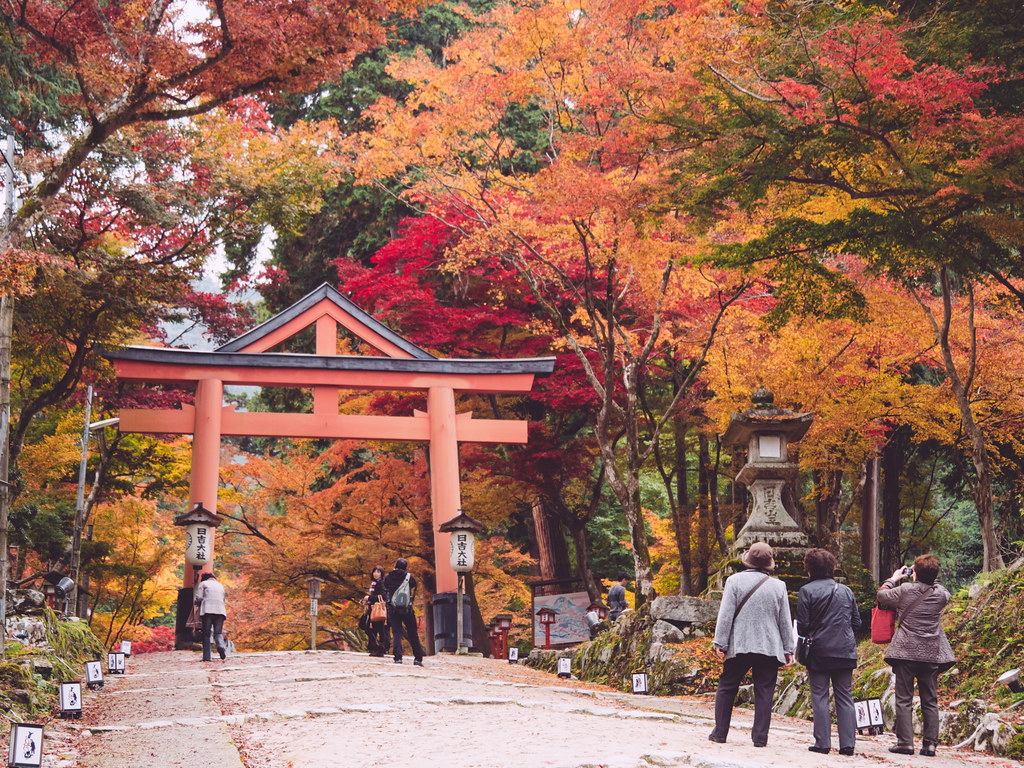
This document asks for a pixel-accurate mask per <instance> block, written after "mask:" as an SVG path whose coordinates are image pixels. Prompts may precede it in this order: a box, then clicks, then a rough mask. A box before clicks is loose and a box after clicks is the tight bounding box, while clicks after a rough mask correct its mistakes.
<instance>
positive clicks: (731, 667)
mask: <svg viewBox="0 0 1024 768" xmlns="http://www.w3.org/2000/svg"><path fill="white" fill-rule="evenodd" d="M748 671H750V673H751V676H752V677H753V678H754V727H753V729H752V730H751V733H750V736H751V739H752V740H753V742H754V744H759V745H762V746H763V745H765V744H767V743H768V728H769V726H770V725H771V722H772V698H773V697H774V695H775V681H776V680H777V679H778V677H779V660H778V659H777V658H775V657H774V656H766V655H764V654H762V653H738V654H736V655H735V656H733V657H732V658H731V659H726V660H725V664H723V665H722V676H721V677H719V678H718V690H717V691H716V692H715V728H714V730H713V731H711V738H712V739H714V740H715V741H725V739H726V737H727V736H728V735H729V724H730V723H731V722H732V708H733V704H734V703H735V702H736V693H737V692H738V691H739V689H740V681H741V680H743V676H744V675H745V674H747V672H748Z"/></svg>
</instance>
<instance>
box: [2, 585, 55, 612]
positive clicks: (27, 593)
mask: <svg viewBox="0 0 1024 768" xmlns="http://www.w3.org/2000/svg"><path fill="white" fill-rule="evenodd" d="M45 612H46V595H44V594H43V593H42V592H39V591H38V590H35V589H12V590H10V591H9V592H8V593H7V613H8V616H9V615H10V614H12V613H13V614H19V615H23V616H24V615H31V616H37V615H41V614H43V613H45Z"/></svg>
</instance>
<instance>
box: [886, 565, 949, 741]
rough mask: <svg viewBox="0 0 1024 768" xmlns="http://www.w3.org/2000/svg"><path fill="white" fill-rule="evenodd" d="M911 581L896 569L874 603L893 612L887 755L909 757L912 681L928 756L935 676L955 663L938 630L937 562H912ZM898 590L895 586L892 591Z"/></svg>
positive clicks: (935, 728) (942, 603)
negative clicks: (891, 723)
mask: <svg viewBox="0 0 1024 768" xmlns="http://www.w3.org/2000/svg"><path fill="white" fill-rule="evenodd" d="M912 575H913V581H909V582H907V583H906V584H900V582H901V581H903V579H904V578H906V576H907V574H905V573H904V572H903V568H902V567H900V568H897V569H896V572H895V573H893V575H892V576H891V577H889V578H888V579H886V580H885V581H884V582H882V586H881V587H879V588H878V604H879V605H880V606H881V607H883V608H895V609H896V621H897V626H896V633H895V634H894V635H893V637H892V641H891V642H890V643H889V648H888V649H887V650H886V652H885V660H886V662H887V663H888V664H890V665H891V666H892V671H893V673H894V674H895V675H896V744H895V745H893V746H891V747H889V751H890V752H895V753H896V754H899V755H912V754H914V720H913V714H914V713H913V703H914V680H915V679H916V680H917V690H918V694H919V695H920V697H921V730H922V735H921V741H922V743H921V754H922V755H928V756H934V755H935V747H936V745H937V744H938V743H939V672H941V671H944V670H947V669H949V668H950V667H952V666H953V664H954V663H955V662H956V656H954V655H953V649H952V648H951V647H950V645H949V640H948V639H947V638H946V632H945V630H944V629H943V628H942V621H941V615H942V611H943V609H945V607H946V603H948V602H949V599H950V595H949V592H948V591H947V590H946V588H945V587H943V586H942V585H941V584H939V583H938V582H937V581H936V578H937V577H938V575H939V561H938V558H936V557H935V555H921V556H920V557H918V558H917V559H916V560H915V561H914V569H913V574H912ZM897 585H899V586H897Z"/></svg>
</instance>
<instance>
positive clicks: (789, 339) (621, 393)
mask: <svg viewBox="0 0 1024 768" xmlns="http://www.w3.org/2000/svg"><path fill="white" fill-rule="evenodd" d="M357 6H358V8H357ZM353 8H354V9H356V10H353V9H349V11H348V12H346V14H341V12H340V11H339V10H338V9H337V8H334V9H325V8H323V7H321V6H320V5H318V4H316V3H313V2H304V1H298V2H293V3H289V4H287V6H285V4H282V3H276V2H272V3H255V2H249V0H214V1H211V2H205V1H204V2H199V1H197V0H191V1H190V2H188V3H175V2H167V1H166V0H151V2H149V3H137V4H126V3H121V2H112V3H107V4H105V5H102V6H101V5H98V4H93V3H82V4H77V5H73V6H68V7H65V5H64V4H63V3H60V2H55V1H54V0H0V15H2V17H3V19H4V22H5V24H4V27H3V29H2V31H0V68H2V69H3V73H4V76H3V77H2V78H0V122H2V123H3V128H4V129H5V131H6V132H10V133H11V134H13V135H14V137H15V144H16V147H17V154H16V156H15V158H14V162H13V163H12V165H13V170H14V176H13V180H12V181H11V182H9V183H7V184H6V185H5V188H6V189H10V190H12V191H14V192H16V193H17V199H18V204H17V206H16V207H15V209H14V211H13V215H11V216H9V217H8V218H7V219H6V221H5V226H4V230H3V235H2V240H0V248H2V256H0V277H2V279H3V286H4V297H3V307H2V311H0V374H3V376H2V377H0V378H2V379H3V380H2V381H0V408H2V407H3V406H4V405H5V403H6V399H7V397H9V401H10V410H9V427H8V426H7V425H6V424H5V443H6V448H7V450H6V451H5V454H4V458H5V460H6V461H7V462H8V464H9V478H10V480H11V482H12V487H11V489H10V490H9V491H8V492H7V493H5V494H4V499H5V504H6V511H7V512H8V513H9V527H8V531H7V535H8V538H9V543H10V544H11V545H13V546H15V547H16V548H17V549H16V552H15V551H13V550H12V551H11V554H12V556H13V558H14V560H13V562H12V564H11V572H12V578H13V579H15V580H21V579H24V578H27V577H31V576H33V575H35V574H40V573H44V572H52V571H60V572H62V573H66V572H68V571H69V570H70V569H71V565H72V558H73V550H74V549H75V547H73V546H72V542H74V540H75V538H76V534H81V535H84V538H85V541H83V542H82V544H81V567H82V572H81V575H82V581H83V584H84V583H86V580H87V583H88V587H89V598H88V609H89V611H90V614H89V615H90V618H89V620H90V622H91V623H92V625H93V626H94V628H95V629H96V631H97V632H98V634H99V635H100V637H101V638H103V639H105V640H107V641H113V640H114V639H115V638H119V637H124V638H126V639H135V640H147V639H151V638H152V636H153V634H152V628H153V627H156V626H160V625H163V626H166V625H168V624H170V623H171V622H172V621H173V615H172V610H173V608H172V606H173V604H174V600H175V588H176V587H177V586H178V585H180V583H181V575H182V572H181V569H182V567H183V565H182V562H181V560H182V558H181V555H182V552H183V546H182V544H181V541H180V539H181V537H180V531H179V530H178V529H175V528H174V527H173V525H172V520H173V517H174V515H175V514H176V513H178V512H180V511H182V510H183V508H184V505H185V503H186V501H187V488H188V479H189V477H188V472H189V470H188V467H189V458H190V446H189V442H188V440H186V439H170V438H164V439H159V438H153V437H146V436H140V435H131V434H122V433H120V432H118V431H117V430H116V428H112V427H111V428H107V429H101V430H97V431H96V432H95V433H94V434H93V435H92V438H91V440H89V442H88V469H89V472H88V478H89V481H88V483H87V488H86V496H85V499H84V502H83V510H82V513H83V514H82V515H80V516H79V518H78V520H77V523H78V525H76V515H75V506H76V490H77V477H78V468H79V456H80V452H81V440H82V437H81V436H82V427H83V423H84V421H85V420H86V418H87V417H86V415H85V388H86V385H87V384H91V385H92V386H93V387H94V390H95V392H96V399H95V401H94V402H93V403H92V411H91V419H92V420H97V419H100V418H103V417H106V416H116V414H117V410H118V409H119V408H121V407H129V406H132V405H137V404H145V405H147V406H149V407H168V408H174V407H178V406H179V405H180V404H182V403H189V402H190V401H191V397H192V395H191V393H189V392H183V391H174V390H170V389H160V388H154V389H147V390H127V389H124V388H122V387H118V386H117V385H116V383H115V381H114V378H113V376H112V371H111V369H110V367H109V365H108V364H107V363H106V362H105V360H104V359H103V357H102V355H101V354H100V352H101V350H102V349H103V348H116V347H117V346H118V345H121V344H126V343H136V344H137V343H148V344H153V343H156V344H163V345H169V346H185V345H188V344H189V343H194V339H195V338H196V332H197V331H199V332H201V333H202V335H203V337H205V338H204V341H203V344H205V345H213V344H216V343H218V342H223V341H226V340H227V339H229V338H232V337H233V336H235V335H237V334H238V333H240V332H241V331H243V330H245V329H247V328H249V327H251V326H252V325H253V324H255V323H256V322H259V321H261V320H263V319H266V318H267V317H269V316H270V315H272V314H273V313H275V312H277V311H280V310H281V309H283V308H285V307H287V306H289V305H290V304H291V303H293V302H294V301H295V300H297V299H298V298H300V297H301V296H303V295H305V294H306V293H308V292H309V291H311V290H312V289H314V288H315V287H317V286H318V285H320V284H321V283H323V282H328V283H330V284H331V285H334V286H337V287H338V288H339V290H341V291H342V292H343V293H344V294H345V295H346V296H348V297H350V298H351V299H352V300H353V301H354V302H355V303H356V304H357V305H359V306H360V307H361V308H363V309H365V310H366V311H368V312H370V313H372V314H373V315H374V316H375V317H377V318H378V319H380V320H381V321H383V322H385V323H386V324H388V325H389V326H390V327H392V328H393V329H395V330H396V331H397V332H399V333H400V334H402V335H403V336H405V337H406V338H408V339H410V340H411V341H413V342H414V343H416V344H418V345H420V346H421V347H423V348H425V349H428V350H429V351H431V352H433V353H435V354H437V355H439V356H442V357H448V356H450V357H524V356H539V355H549V354H550V355H555V356H556V357H557V363H556V367H555V373H554V374H553V375H552V376H550V377H547V378H546V379H544V380H541V381H540V382H539V383H538V385H537V387H536V388H535V391H534V392H533V393H532V394H531V395H530V396H528V397H520V398H512V397H503V398H498V397H479V398H468V397H467V398H465V399H463V400H461V401H460V402H459V403H458V408H459V410H460V411H462V410H474V411H477V412H486V413H487V414H489V415H491V416H492V417H495V418H502V417H507V418H512V417H515V418H526V419H528V420H529V421H530V442H529V444H527V445H525V446H521V447H514V448H513V447H508V446H498V447H483V446H478V445H470V444H463V445H462V446H461V461H462V467H463V509H464V510H465V511H466V512H467V513H468V514H470V515H471V516H473V517H475V518H477V519H479V520H481V521H483V522H484V523H485V524H486V526H487V530H486V533H485V534H484V535H483V536H482V537H480V539H479V540H478V549H477V557H476V562H477V566H476V568H475V571H474V575H473V578H474V586H475V593H476V596H477V599H478V602H479V604H480V608H481V611H482V613H483V614H484V616H485V617H490V616H493V615H494V614H495V613H498V612H509V613H512V614H514V615H515V616H516V619H517V620H516V626H517V630H516V631H517V632H519V633H521V634H520V637H522V636H525V635H527V634H528V630H525V629H524V628H526V627H529V626H530V625H531V621H530V617H529V605H530V600H529V595H530V592H529V587H528V582H529V581H530V580H533V579H536V578H539V577H544V578H566V577H578V578H579V579H580V580H581V582H582V584H583V585H584V587H585V589H586V590H587V591H589V592H590V593H591V595H592V597H593V598H594V599H600V598H601V597H603V593H604V592H605V590H606V588H607V586H608V585H609V584H610V583H611V582H612V581H613V580H614V578H615V576H616V575H617V573H618V572H619V571H620V570H626V571H628V572H629V573H630V574H631V575H632V576H634V577H635V584H636V597H637V600H638V601H645V600H649V599H651V598H652V597H653V596H654V595H655V594H700V593H701V592H702V591H704V590H705V589H706V588H707V587H708V585H709V579H711V578H712V577H713V574H714V573H715V572H716V571H717V569H718V567H719V565H720V564H721V562H722V561H723V560H724V559H726V558H727V556H728V552H729V547H730V539H731V538H732V536H733V534H734V532H736V531H738V530H739V528H740V527H741V526H742V523H743V521H744V519H745V510H746V500H747V494H746V492H745V489H744V488H743V487H742V486H740V485H738V484H736V483H734V482H733V480H732V478H733V477H734V476H735V474H736V472H737V471H738V469H739V467H740V466H741V465H742V462H743V460H744V457H743V455H742V453H740V454H735V453H734V452H733V451H734V449H733V448H732V447H729V446H724V445H722V444H721V442H720V435H721V434H722V432H724V429H725V427H726V425H727V423H728V420H729V416H730V413H732V412H734V411H742V410H745V409H746V408H747V407H749V403H750V395H751V393H752V391H753V390H755V389H757V388H758V387H766V388H768V389H770V390H771V391H772V392H773V393H774V396H775V402H776V404H777V405H779V406H781V407H785V408H789V409H791V410H794V411H798V412H813V413H814V414H815V421H814V424H813V426H812V427H811V429H810V431H809V432H808V434H807V436H806V437H805V438H804V439H803V440H802V441H801V442H800V443H799V445H798V459H799V463H800V467H801V472H800V475H799V477H798V479H797V480H796V481H795V482H794V483H793V484H792V485H791V487H790V488H789V489H788V496H789V500H790V501H791V502H792V505H793V507H794V509H795V510H796V517H797V519H798V522H799V523H800V525H802V526H803V528H804V529H805V530H806V531H807V533H808V534H809V536H810V537H811V540H812V541H813V543H814V544H815V545H817V546H823V547H826V548H828V549H831V550H833V551H834V552H835V553H836V554H837V555H838V556H839V557H840V559H841V562H842V565H843V568H844V570H845V572H846V574H847V577H848V578H849V579H850V581H851V583H853V584H855V585H859V589H860V590H861V591H862V593H863V594H864V595H867V594H869V593H870V591H871V586H872V585H871V584H870V580H869V579H868V577H867V575H866V574H865V572H864V568H863V557H862V550H861V540H860V527H859V523H860V518H861V512H862V502H863V498H864V488H865V485H866V484H870V483H871V482H872V478H873V477H874V473H875V468H876V467H877V469H878V478H879V486H878V489H879V493H878V496H879V501H880V516H881V519H882V565H881V568H882V572H883V574H884V573H889V572H891V570H892V569H894V568H895V566H896V565H897V564H899V563H903V562H908V561H909V560H910V559H912V558H913V557H914V556H915V555H916V554H918V553H921V552H925V551H932V552H936V553H937V554H938V555H939V556H940V558H941V560H942V563H943V572H944V580H945V581H946V583H947V584H949V585H950V586H953V587H956V586H958V585H960V584H962V583H965V582H966V581H968V580H969V579H971V578H973V576H974V575H975V574H977V573H978V572H980V571H990V570H996V569H999V568H1001V567H1002V566H1003V564H1004V563H1005V562H1006V560H1007V559H1008V558H1010V557H1013V556H1015V555H1016V554H1017V553H1019V552H1020V551H1021V549H1022V546H1024V518H1022V512H1021V493H1022V490H1024V489H1022V478H1024V472H1022V468H1024V445H1022V443H1021V441H1020V437H1019V435H1020V434H1021V429H1020V427H1021V422H1022V420H1024V399H1022V395H1024V392H1022V384H1021V378H1022V377H1021V368H1022V361H1024V341H1022V339H1024V333H1022V332H1021V331H1022V322H1024V282H1022V278H1024V274H1022V271H1024V261H1022V260H1021V259H1020V245H1021V242H1022V235H1024V233H1022V222H1021V216H1020V214H1021V202H1022V197H1021V195H1022V186H1021V179H1024V169H1022V167H1021V166H1022V151H1021V150H1022V145H1024V124H1022V118H1021V115H1020V107H1021V103H1022V101H1021V95H1022V93H1024V84H1022V80H1021V68H1022V61H1024V59H1022V43H1021V41H1020V39H1019V35H1018V34H1017V30H1019V29H1020V28H1021V23H1022V22H1024V19H1022V18H1021V16H1022V13H1024V12H1022V10H1021V9H1020V8H1019V7H1018V6H1017V4H1015V3H1012V2H1009V1H1008V0H1002V1H997V2H988V3H973V2H959V1H958V0H951V1H950V2H943V3H936V2H927V1H921V2H912V1H910V0H908V2H903V3H883V2H866V1H861V2H842V3H840V2H826V1H824V0H804V1H797V2H781V3H778V2H746V3H726V2H717V0H708V1H706V2H705V1H701V0H697V1H694V2H688V1H682V0H680V1H676V2H660V3H653V2H642V1H641V0H628V1H623V0H617V1H615V2H611V1H610V0H609V1H608V2H591V1H590V0H578V1H577V2H546V1H545V0H535V1H534V2H496V1H495V0H473V1H471V2H468V3H462V4H456V3H451V2H441V3H430V4H419V5H417V4H414V3H411V2H394V3H380V4H372V3H359V4H356V5H355V6H353ZM382 19H383V20H384V21H383V22H382V21H381V20H382ZM215 265H220V266H215ZM211 269H213V270H214V271H217V270H220V273H219V275H218V279H219V281H220V286H219V288H218V289H214V290H206V291H203V290H200V289H199V288H198V287H197V286H198V285H199V283H198V282H197V281H198V279H199V277H200V276H201V275H202V274H203V273H204V271H205V272H207V273H209V271H210V270H211ZM7 323H11V324H12V325H6V324H7ZM10 329H13V330H10ZM288 349H289V351H293V352H311V351H312V349H313V339H312V336H311V335H310V336H309V338H306V337H304V336H301V335H300V337H298V338H297V339H296V340H295V341H294V343H292V344H291V346H289V347H288ZM338 351H339V352H340V353H343V354H353V353H355V354H370V353H372V350H368V349H366V348H365V347H360V346H359V345H357V344H356V343H355V342H354V341H353V340H351V339H346V338H342V339H339V349H338ZM8 376H9V382H8ZM227 397H228V399H229V400H230V401H232V402H235V403H237V404H238V406H239V407H242V408H246V409H249V410H291V411H295V410H305V409H308V408H309V407H310V405H311V398H310V394H309V392H307V391H303V390H281V389H266V388H265V389H263V390H260V391H249V390H236V391H229V393H228V395H227ZM421 400H422V398H417V397H414V396H410V395H406V394H399V393H388V394H384V395H380V394H372V393H366V392H349V393H345V395H344V397H343V398H342V400H341V402H340V408H341V411H342V412H345V413H349V412H353V413H354V412H360V413H364V412H379V413H388V414H400V415H408V414H410V413H411V412H412V411H413V410H414V409H416V408H423V407H424V403H423V402H421ZM424 450H425V449H424V448H423V447H422V446H417V445H414V444H399V443H384V442H369V443H359V442H352V441H341V442H336V443H328V442H318V441H282V440H262V439H245V440H230V439H225V441H224V444H223V455H222V464H221V481H222V495H221V498H220V501H219V507H218V512H219V513H221V514H223V515H224V516H225V518H226V522H225V524H224V525H223V526H222V527H221V528H220V530H219V531H218V545H217V546H218V553H217V560H216V563H215V570H216V572H217V573H218V574H220V576H221V577H222V580H223V581H224V582H225V583H226V584H227V586H228V589H229V593H230V595H231V596H232V597H231V608H230V611H231V631H232V635H233V638H234V639H235V642H236V643H237V644H238V645H239V647H243V648H247V649H262V648H290V647H300V646H302V645H304V644H305V643H306V642H307V639H306V637H307V630H306V626H307V623H308V615H307V608H308V604H307V603H306V579H307V577H309V576H317V577H320V578H322V579H324V580H325V583H324V585H323V601H322V608H321V615H320V626H321V628H322V630H323V631H324V632H325V633H326V637H324V636H322V637H321V639H320V643H321V645H323V644H325V643H329V642H330V639H332V638H333V639H335V640H338V641H341V640H343V639H346V638H348V639H352V638H353V637H354V636H353V634H352V630H353V629H354V627H355V625H356V621H357V618H358V615H359V613H360V612H361V609H360V608H359V607H358V600H359V598H360V597H361V596H362V595H363V594H364V593H365V590H366V587H367V585H368V575H369V573H370V570H371V568H372V567H373V566H374V565H377V564H380V565H384V566H386V567H389V566H390V565H391V563H392V562H393V561H394V559H395V558H396V557H398V556H405V557H409V558H410V562H411V569H412V570H413V571H414V572H415V573H417V575H418V576H419V577H420V578H421V579H422V583H423V584H424V587H425V591H426V592H427V593H429V592H431V591H432V585H433V577H432V568H433V553H432V550H431V542H432V533H431V531H430V525H431V515H430V501H429V499H430V494H429V479H428V477H427V474H426V461H425V453H424ZM2 533H3V531H0V535H2ZM442 556H443V553H442ZM513 637H514V638H515V632H514V634H513Z"/></svg>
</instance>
